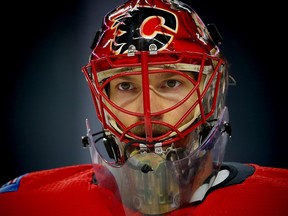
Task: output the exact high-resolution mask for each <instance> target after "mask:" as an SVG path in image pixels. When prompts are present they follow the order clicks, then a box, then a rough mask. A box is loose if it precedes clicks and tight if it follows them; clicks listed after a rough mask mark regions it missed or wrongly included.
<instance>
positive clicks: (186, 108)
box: [163, 97, 199, 126]
mask: <svg viewBox="0 0 288 216" xmlns="http://www.w3.org/2000/svg"><path fill="white" fill-rule="evenodd" d="M195 101H196V97H193V98H191V99H190V100H188V101H186V102H185V103H183V104H182V105H180V106H179V107H177V108H175V109H173V110H172V111H170V112H168V113H165V114H164V115H163V121H164V122H167V123H169V124H171V125H175V124H176V123H177V122H178V121H179V120H180V119H181V118H182V117H183V116H184V115H185V116H186V115H187V116H186V117H185V118H184V120H181V121H182V122H181V123H180V125H179V126H182V125H184V124H185V123H187V122H189V121H191V120H192V119H193V118H194V116H196V115H198V111H196V110H199V109H198V108H197V106H196V108H194V109H193V110H192V111H191V110H190V109H191V107H192V106H193V104H194V103H195Z"/></svg>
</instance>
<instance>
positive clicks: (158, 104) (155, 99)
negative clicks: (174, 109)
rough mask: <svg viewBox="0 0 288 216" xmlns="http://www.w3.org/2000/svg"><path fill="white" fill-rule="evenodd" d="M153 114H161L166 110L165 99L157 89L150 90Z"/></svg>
mask: <svg viewBox="0 0 288 216" xmlns="http://www.w3.org/2000/svg"><path fill="white" fill-rule="evenodd" d="M149 96H150V110H151V113H156V112H160V111H162V110H163V109H164V108H165V103H167V102H165V99H164V98H163V96H162V95H160V94H159V93H158V92H157V91H155V89H153V88H150V89H149Z"/></svg>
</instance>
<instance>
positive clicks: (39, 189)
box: [0, 163, 288, 216]
mask: <svg viewBox="0 0 288 216" xmlns="http://www.w3.org/2000/svg"><path fill="white" fill-rule="evenodd" d="M226 166H227V167H228V169H230V176H229V178H228V179H227V180H225V181H224V182H223V184H219V185H218V186H217V187H215V188H212V189H211V190H210V191H209V193H207V194H206V196H205V198H204V199H203V201H202V202H199V203H191V204H189V205H186V206H185V207H182V208H180V209H178V210H175V211H173V212H170V213H168V214H166V215H169V216H172V215H177V216H184V215H187V216H188V215H189V216H197V215H199V216H200V215H201V216H203V215H205V216H207V215H211V216H212V215H219V216H225V215H226V216H238V215H239V216H244V215H245V216H250V215H251V216H252V215H253V216H256V215H271V216H281V215H283V216H284V215H285V216H287V215H288V202H287V201H288V170H287V169H281V168H272V167H262V166H259V165H255V164H249V165H248V164H247V165H244V164H236V163H230V164H228V165H226ZM92 176H93V168H92V166H91V165H76V166H68V167H62V168H56V169H51V170H43V171H38V172H32V173H28V174H26V175H23V176H20V177H18V178H16V179H14V180H12V181H10V182H8V183H7V184H5V185H3V186H2V187H1V188H0V215H1V216H8V215H9V216H16V215H24V216H26V215H27V216H36V215H37V216H39V215H41V216H48V215H49V216H58V215H59V216H60V215H61V216H64V215H65V216H66V215H67V216H68V215H69V216H73V215H75V216H76V215H77V216H86V215H87V216H93V215H97V216H112V215H116V216H124V215H125V214H124V211H123V207H122V205H121V203H120V202H119V201H118V200H117V199H115V198H114V193H113V191H109V190H107V189H105V188H101V187H99V186H97V184H94V183H93V182H92ZM131 215H133V216H138V215H142V214H140V213H137V212H132V211H131Z"/></svg>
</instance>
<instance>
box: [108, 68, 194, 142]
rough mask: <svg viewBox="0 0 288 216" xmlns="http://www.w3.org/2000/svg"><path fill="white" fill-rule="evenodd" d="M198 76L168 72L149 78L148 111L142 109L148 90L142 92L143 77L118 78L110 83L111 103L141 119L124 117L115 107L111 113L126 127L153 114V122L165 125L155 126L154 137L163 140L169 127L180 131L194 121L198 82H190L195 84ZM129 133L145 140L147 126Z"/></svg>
mask: <svg viewBox="0 0 288 216" xmlns="http://www.w3.org/2000/svg"><path fill="white" fill-rule="evenodd" d="M183 74H184V75H183ZM195 76H196V75H195V73H192V72H189V73H188V72H186V73H182V75H181V73H179V74H178V73H169V72H163V73H153V74H149V77H148V79H149V85H148V86H147V87H148V88H149V89H148V90H147V89H146V93H144V98H145V97H146V98H148V100H146V103H147V101H148V103H150V105H149V104H148V106H146V110H144V105H143V101H144V98H143V92H145V89H143V82H142V79H143V78H142V76H141V75H125V76H120V77H117V78H115V79H113V80H111V81H110V85H109V87H110V88H109V98H110V100H111V101H112V102H113V103H114V104H116V105H117V106H119V107H121V108H122V109H124V110H126V111H128V112H130V113H132V112H134V113H135V112H136V113H139V115H138V116H135V115H133V114H129V113H125V112H122V111H120V110H119V109H115V108H113V107H110V109H111V111H112V112H113V113H114V114H115V115H116V116H117V118H118V119H119V120H120V121H121V122H122V123H123V125H124V127H129V126H131V125H132V124H135V123H137V122H139V121H143V119H144V118H145V115H147V113H151V121H152V122H153V121H157V122H163V124H162V123H161V124H157V123H152V132H153V136H160V135H161V134H164V133H166V132H167V131H169V130H170V129H171V128H170V126H169V125H172V126H176V127H177V128H180V127H181V126H184V125H185V124H187V123H188V122H190V121H192V120H193V119H194V117H195V107H196V106H195V101H196V99H197V91H195V85H196V81H194V82H193V81H191V80H195V79H196V77H195ZM198 93H199V92H198ZM186 99H187V100H186ZM118 126H119V125H118ZM120 128H121V126H120ZM121 129H122V128H121ZM130 131H131V132H133V133H134V134H136V135H137V136H140V137H145V125H144V124H141V125H138V126H135V127H132V128H131V130H130Z"/></svg>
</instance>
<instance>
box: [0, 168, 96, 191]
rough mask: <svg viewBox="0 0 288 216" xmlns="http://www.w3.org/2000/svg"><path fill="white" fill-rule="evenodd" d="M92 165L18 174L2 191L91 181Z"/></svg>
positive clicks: (0, 189)
mask: <svg viewBox="0 0 288 216" xmlns="http://www.w3.org/2000/svg"><path fill="white" fill-rule="evenodd" d="M92 173H93V168H92V165H90V164H89V165H88V164H81V165H71V166H65V167H58V168H52V169H47V170H40V171H34V172H30V173H26V174H23V175H21V176H18V177H16V178H14V179H12V180H10V181H9V182H7V183H5V184H4V185H2V186H1V187H0V193H6V192H17V191H31V190H41V189H43V188H45V187H47V188H53V187H51V186H53V185H54V186H55V187H57V188H59V187H65V186H68V185H69V184H73V183H76V182H78V183H79V182H80V181H79V180H82V181H84V182H87V181H88V182H89V181H90V182H91V179H92Z"/></svg>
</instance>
